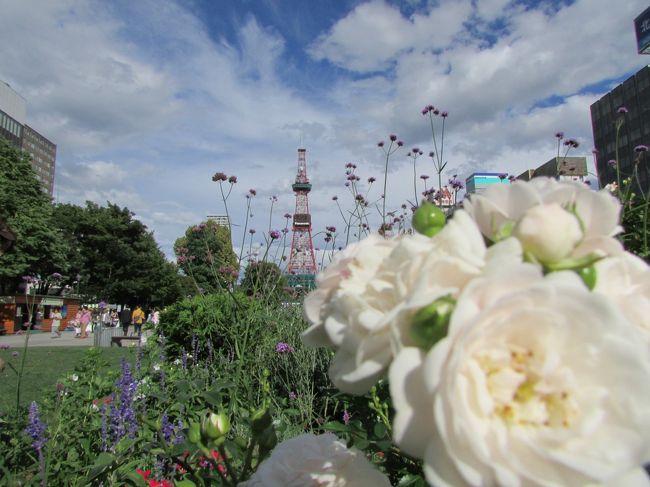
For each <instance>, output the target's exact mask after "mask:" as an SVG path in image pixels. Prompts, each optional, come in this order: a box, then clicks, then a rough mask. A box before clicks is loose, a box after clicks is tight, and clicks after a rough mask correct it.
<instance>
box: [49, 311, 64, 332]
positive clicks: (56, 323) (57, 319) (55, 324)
mask: <svg viewBox="0 0 650 487" xmlns="http://www.w3.org/2000/svg"><path fill="white" fill-rule="evenodd" d="M50 318H52V329H51V330H50V338H59V337H60V336H61V332H60V331H59V328H60V327H61V319H63V316H61V309H60V308H58V307H56V308H54V311H52V313H50Z"/></svg>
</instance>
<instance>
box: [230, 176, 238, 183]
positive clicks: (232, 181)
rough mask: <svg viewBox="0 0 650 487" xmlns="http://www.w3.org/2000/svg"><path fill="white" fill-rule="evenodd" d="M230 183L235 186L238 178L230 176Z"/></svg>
mask: <svg viewBox="0 0 650 487" xmlns="http://www.w3.org/2000/svg"><path fill="white" fill-rule="evenodd" d="M228 182H229V183H230V184H235V183H236V182H237V176H230V177H229V178H228Z"/></svg>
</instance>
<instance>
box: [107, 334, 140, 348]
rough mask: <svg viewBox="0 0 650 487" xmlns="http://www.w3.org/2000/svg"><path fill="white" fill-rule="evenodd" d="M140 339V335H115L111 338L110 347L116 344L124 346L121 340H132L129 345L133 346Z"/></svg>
mask: <svg viewBox="0 0 650 487" xmlns="http://www.w3.org/2000/svg"><path fill="white" fill-rule="evenodd" d="M139 341H140V337H129V336H117V337H112V338H111V347H112V346H113V345H117V346H118V347H122V346H124V344H123V342H127V343H128V342H132V343H131V346H135V345H137V344H138V342H139Z"/></svg>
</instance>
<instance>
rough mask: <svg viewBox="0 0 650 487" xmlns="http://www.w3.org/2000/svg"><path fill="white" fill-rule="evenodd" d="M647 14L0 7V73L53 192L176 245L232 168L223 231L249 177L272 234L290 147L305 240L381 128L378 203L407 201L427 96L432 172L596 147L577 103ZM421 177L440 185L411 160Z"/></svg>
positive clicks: (625, 7)
mask: <svg viewBox="0 0 650 487" xmlns="http://www.w3.org/2000/svg"><path fill="white" fill-rule="evenodd" d="M645 7H647V3H646V1H645V0H626V1H625V2H612V1H611V0H576V1H557V0H555V1H532V0H525V1H509V0H439V1H426V0H425V1H416V0H411V1H405V2H396V1H392V2H389V1H382V0H371V1H351V0H349V1H345V0H336V1H335V0H325V1H298V0H291V1H280V0H278V1H271V0H259V1H254V0H241V1H225V0H222V1H215V0H213V1H210V0H182V1H181V0H178V1H173V0H139V1H137V2H131V1H124V0H117V1H112V2H105V1H99V0H98V1H94V0H57V1H56V2H52V1H49V0H24V1H20V2H17V1H14V0H0V11H2V15H1V16H0V45H2V46H5V47H4V48H3V49H2V50H0V79H2V80H4V81H6V82H8V83H9V84H10V85H11V86H12V87H13V88H14V89H15V90H16V91H18V92H19V93H20V94H21V95H22V96H23V97H25V98H26V99H27V100H28V123H29V124H30V125H32V126H33V127H34V128H36V129H37V130H39V131H41V132H42V133H43V134H44V135H46V136H47V137H49V138H50V139H51V140H53V141H54V142H55V143H57V145H58V155H57V170H56V181H55V192H56V197H57V199H58V201H61V202H74V203H83V201H85V200H92V201H95V202H97V203H100V204H103V203H105V202H106V201H111V202H114V203H117V204H120V205H122V206H128V207H129V209H131V210H132V211H134V212H135V213H136V215H137V217H138V218H140V219H141V220H142V221H143V222H144V223H146V224H147V225H148V226H149V228H151V229H152V230H153V231H154V233H155V236H156V239H157V241H158V242H159V244H160V245H161V247H162V248H163V250H164V251H165V252H166V253H167V254H168V255H170V256H171V254H172V252H171V247H172V245H173V242H174V240H175V239H176V238H177V237H179V236H180V235H181V234H182V233H183V231H184V229H185V228H186V227H187V226H189V225H193V224H197V223H199V222H200V221H201V220H202V219H203V218H205V216H206V215H211V214H222V213H223V204H222V203H221V201H220V197H219V195H218V187H217V186H216V184H215V183H213V182H212V181H211V176H212V175H213V174H214V173H215V172H217V171H223V172H225V173H226V174H228V175H236V176H237V177H238V180H239V182H238V184H237V185H236V186H235V188H234V190H233V193H232V195H231V197H230V199H229V207H230V210H231V213H232V219H233V222H234V223H235V224H237V225H241V224H243V221H244V215H245V212H244V202H245V199H244V194H245V193H246V192H247V191H248V189H249V188H255V189H256V190H257V193H258V195H257V197H256V198H255V201H254V203H253V215H254V216H253V218H252V226H253V227H257V229H258V232H257V233H256V238H258V240H259V241H261V240H262V238H263V234H264V231H266V230H267V229H268V228H267V227H268V211H269V207H270V200H269V198H271V197H272V196H274V195H276V196H277V197H278V202H277V203H276V205H275V207H274V211H275V214H274V215H275V216H274V220H273V222H272V225H273V226H274V227H277V228H280V227H282V226H283V219H282V218H281V215H283V214H284V213H285V212H289V213H292V212H293V209H294V204H295V200H294V197H293V195H292V193H291V183H292V181H293V178H294V177H295V171H296V149H297V148H298V145H299V144H300V140H303V141H304V146H305V147H306V149H307V161H308V168H309V174H310V177H311V179H312V183H313V185H314V189H313V191H312V194H311V200H310V203H311V209H312V212H313V217H314V218H313V221H314V231H315V233H316V232H319V231H320V230H322V229H324V228H325V226H326V225H335V226H338V227H339V228H341V227H342V221H341V218H340V216H339V215H338V211H337V210H336V208H335V207H333V205H332V200H331V197H332V196H333V195H337V196H339V197H340V201H342V203H344V204H350V203H351V202H350V201H349V197H348V200H346V193H345V188H344V187H343V183H344V181H345V174H344V171H345V168H344V166H345V164H346V163H347V162H354V163H356V164H357V166H358V172H359V174H360V175H361V176H362V178H363V180H364V181H365V179H366V178H367V177H369V176H374V177H377V178H379V177H380V176H381V172H382V165H383V154H382V153H381V152H380V151H379V150H378V148H377V146H376V144H377V142H378V141H379V140H382V139H386V137H387V136H388V134H390V133H396V134H398V135H399V137H400V139H402V140H403V141H404V143H405V148H404V150H403V151H401V152H398V153H396V154H395V156H394V157H393V158H392V159H391V163H390V170H389V172H390V179H389V190H388V200H387V202H388V206H389V208H398V207H399V205H400V204H401V203H402V202H403V201H404V200H405V199H407V198H409V197H411V195H412V193H413V189H412V187H413V166H412V163H411V162H410V160H409V159H408V158H407V157H406V153H407V152H408V149H410V148H412V147H414V146H417V147H419V148H421V149H422V150H423V151H424V152H425V154H426V153H428V151H429V150H432V149H433V145H432V141H431V133H430V130H429V128H428V125H427V123H426V120H425V119H424V118H423V117H422V115H421V114H420V110H421V108H422V107H423V106H424V105H427V104H433V105H435V106H436V107H440V108H441V109H444V110H448V111H449V114H450V116H449V118H448V119H447V129H446V136H445V137H446V138H445V159H446V160H448V166H447V171H445V173H444V174H443V177H444V179H445V180H446V179H447V178H448V177H450V176H451V175H452V174H456V173H457V174H459V175H461V176H463V177H465V176H468V175H469V174H471V173H472V172H474V171H492V172H497V171H498V172H508V173H512V174H519V173H521V172H523V171H524V170H526V169H528V168H533V167H536V166H538V165H540V164H541V163H543V162H545V161H547V160H549V159H550V158H551V157H553V156H554V155H555V150H556V146H555V142H556V141H555V139H554V137H553V134H554V133H555V132H556V131H558V130H561V131H564V132H565V133H566V134H567V136H570V137H575V138H577V139H578V140H579V142H580V144H581V145H580V147H579V148H578V149H577V150H576V151H574V155H585V156H587V157H588V158H589V159H591V150H592V148H593V140H592V135H591V126H590V116H589V106H590V104H591V103H593V102H594V101H595V100H597V99H598V98H599V97H600V96H602V95H603V94H604V93H606V92H607V91H609V89H611V88H612V87H613V86H615V85H616V84H618V83H619V82H620V81H622V80H624V79H625V78H627V77H628V76H630V75H631V74H633V73H634V72H636V71H637V70H639V69H640V68H641V67H643V66H644V65H646V64H647V63H648V60H649V58H648V57H643V56H639V55H637V54H636V50H635V39H634V29H633V24H632V22H633V19H634V18H635V17H636V16H637V15H638V14H639V13H640V12H641V11H643V9H644V8H645ZM648 142H650V141H648ZM417 174H418V175H421V174H426V175H429V176H431V179H435V178H434V174H435V171H434V170H433V166H432V164H431V161H430V160H429V161H427V158H426V157H423V158H421V159H420V160H419V161H418V166H417ZM418 184H421V181H418ZM372 192H374V193H375V194H374V197H377V196H378V195H379V193H380V191H379V188H371V193H372ZM411 199H412V197H411ZM240 228H241V227H236V228H235V235H234V237H235V238H234V240H235V242H239V241H240V238H241V235H240V234H238V232H240ZM320 238H321V237H317V239H316V245H317V246H321V245H322V241H321V240H320Z"/></svg>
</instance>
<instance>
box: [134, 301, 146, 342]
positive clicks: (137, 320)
mask: <svg viewBox="0 0 650 487" xmlns="http://www.w3.org/2000/svg"><path fill="white" fill-rule="evenodd" d="M132 321H133V326H134V327H135V333H136V335H138V336H140V335H142V323H144V311H142V307H141V306H140V305H137V306H136V307H135V309H134V310H133V316H132Z"/></svg>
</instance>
